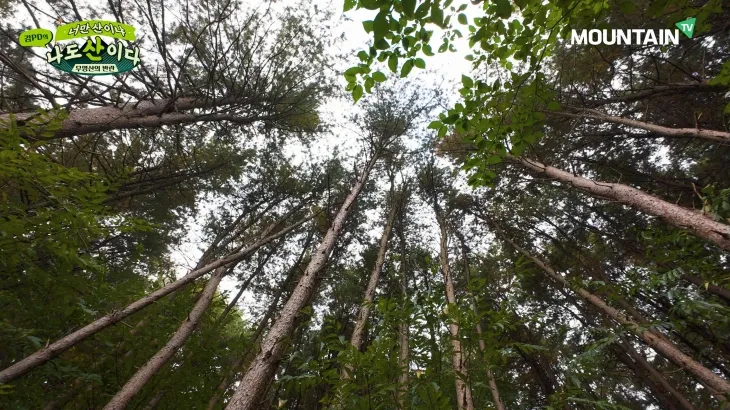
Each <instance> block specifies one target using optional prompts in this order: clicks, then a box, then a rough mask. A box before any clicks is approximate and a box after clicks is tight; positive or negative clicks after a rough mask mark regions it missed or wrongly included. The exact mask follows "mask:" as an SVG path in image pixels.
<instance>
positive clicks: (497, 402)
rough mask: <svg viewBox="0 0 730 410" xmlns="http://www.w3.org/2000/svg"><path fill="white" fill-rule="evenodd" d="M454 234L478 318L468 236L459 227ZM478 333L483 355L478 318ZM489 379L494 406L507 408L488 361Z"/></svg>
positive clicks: (484, 351)
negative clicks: (459, 247)
mask: <svg viewBox="0 0 730 410" xmlns="http://www.w3.org/2000/svg"><path fill="white" fill-rule="evenodd" d="M454 234H455V235H456V237H457V238H458V239H459V244H460V245H461V258H462V259H463V261H464V277H465V278H466V283H467V289H468V290H467V294H468V296H469V300H470V302H471V308H472V311H473V312H474V315H475V316H476V317H477V318H478V317H479V309H478V308H477V298H476V297H474V294H473V293H472V291H471V290H469V283H471V272H470V269H469V247H468V246H467V245H466V238H464V235H463V234H462V233H461V232H459V230H458V229H454ZM476 330H477V335H478V336H479V351H481V352H482V356H484V354H485V353H486V352H487V344H486V342H484V337H483V336H482V324H481V323H480V321H479V320H478V319H477V325H476ZM486 367H487V372H486V373H487V380H488V383H489V391H490V392H491V393H492V401H493V402H494V407H495V408H496V409H497V410H505V408H504V403H502V398H501V397H500V394H499V389H498V388H497V381H496V380H495V379H494V374H493V373H492V369H490V368H489V363H487V366H486Z"/></svg>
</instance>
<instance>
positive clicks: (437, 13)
mask: <svg viewBox="0 0 730 410" xmlns="http://www.w3.org/2000/svg"><path fill="white" fill-rule="evenodd" d="M431 21H432V22H433V23H434V24H436V25H437V26H439V27H442V28H443V27H444V11H443V10H441V7H439V6H438V5H437V4H436V3H434V4H433V5H432V6H431Z"/></svg>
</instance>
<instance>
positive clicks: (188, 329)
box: [104, 267, 226, 410]
mask: <svg viewBox="0 0 730 410" xmlns="http://www.w3.org/2000/svg"><path fill="white" fill-rule="evenodd" d="M225 270H226V268H225V267H220V268H218V269H216V271H215V272H214V273H213V275H211V277H210V280H209V281H208V284H206V285H205V289H203V292H202V293H201V295H200V298H199V299H198V301H197V303H195V306H194V307H193V309H192V310H191V311H190V313H189V314H188V317H187V318H186V319H185V320H183V323H182V324H181V325H180V327H179V328H178V329H177V331H176V332H175V334H174V335H172V337H171V338H170V340H169V341H168V342H167V344H166V345H165V346H163V347H162V349H160V350H159V351H158V352H157V353H156V354H155V355H154V356H152V358H151V359H150V360H149V361H148V362H147V363H145V364H144V365H143V366H142V367H141V368H140V369H139V370H137V373H135V374H134V376H132V378H131V379H129V381H127V383H126V384H125V385H124V387H122V389H121V390H119V392H118V393H117V394H116V395H115V396H114V397H112V399H111V400H109V403H107V405H106V406H104V410H122V409H125V408H126V407H127V405H129V403H130V402H131V401H132V399H133V398H134V396H135V395H137V393H139V392H140V390H142V388H144V386H145V384H146V383H147V382H148V381H150V379H151V378H152V376H154V375H155V374H156V373H157V372H158V371H160V369H162V367H163V366H164V365H165V364H166V363H167V362H168V361H169V360H170V359H171V358H172V356H174V355H175V353H177V351H178V349H180V347H182V345H183V344H185V342H186V341H187V340H188V338H190V335H192V334H193V331H194V330H195V328H196V327H198V324H199V323H200V321H201V320H202V319H203V315H204V314H205V311H206V310H208V307H209V306H210V302H211V301H212V300H213V296H215V291H216V289H218V285H219V284H220V283H221V279H222V278H223V273H224V272H225Z"/></svg>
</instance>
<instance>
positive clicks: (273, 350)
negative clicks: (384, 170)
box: [226, 154, 377, 410]
mask: <svg viewBox="0 0 730 410" xmlns="http://www.w3.org/2000/svg"><path fill="white" fill-rule="evenodd" d="M376 160H377V155H376V154H374V155H373V157H372V158H371V159H370V161H369V162H368V163H367V165H366V166H365V169H364V170H363V171H362V174H361V175H360V177H359V178H358V180H357V182H356V183H355V185H354V186H353V187H352V190H351V191H350V194H349V195H348V196H347V198H345V201H344V203H343V204H342V207H341V208H340V210H339V211H338V213H337V215H336V216H335V218H334V221H333V222H332V226H331V227H330V228H329V230H328V231H327V234H326V235H325V236H324V238H323V239H322V242H321V243H320V244H319V246H318V247H317V250H316V252H315V253H314V255H313V256H312V259H311V261H310V262H309V265H308V266H307V268H306V270H305V271H304V274H303V275H302V277H301V278H300V279H299V282H298V283H297V285H296V287H295V288H294V291H293V292H292V295H291V296H290V297H289V300H288V301H287V302H286V304H285V305H284V307H283V308H282V310H281V313H280V314H279V318H278V319H277V320H276V322H274V324H273V325H272V326H271V329H270V330H269V333H268V334H267V335H266V338H265V339H264V340H263V342H262V343H261V347H260V350H259V353H258V354H257V356H256V358H254V360H253V362H252V363H251V365H250V366H249V368H248V370H247V371H246V374H244V376H243V379H242V380H241V383H240V384H239V386H238V388H237V389H236V392H235V393H234V394H233V397H232V398H231V401H230V403H229V404H228V406H227V407H226V408H227V409H229V410H254V409H258V400H259V398H260V396H261V395H262V394H263V392H264V390H265V388H266V386H267V385H268V383H269V382H270V381H271V377H272V376H273V375H274V372H275V371H276V367H277V365H278V363H279V360H281V356H282V354H283V353H284V350H285V349H286V346H287V344H286V342H285V341H286V339H288V338H290V337H291V335H292V333H293V331H294V325H295V322H296V318H297V317H298V316H299V313H300V310H301V309H302V308H304V306H305V305H306V304H307V303H308V301H309V300H310V299H311V296H312V295H313V294H314V291H315V284H316V282H317V280H316V276H317V274H318V273H319V272H320V271H321V270H322V269H323V268H324V266H325V265H326V263H327V261H328V259H329V256H330V254H331V253H332V249H333V248H334V247H335V244H336V242H337V239H338V237H339V236H340V232H341V231H342V228H343V227H344V226H345V220H346V218H347V214H348V212H349V210H350V208H351V207H352V206H353V205H354V204H355V201H356V200H357V197H358V195H359V194H360V192H361V191H362V189H363V187H364V186H365V182H366V181H367V179H368V176H369V175H370V171H371V170H372V168H373V166H375V161H376Z"/></svg>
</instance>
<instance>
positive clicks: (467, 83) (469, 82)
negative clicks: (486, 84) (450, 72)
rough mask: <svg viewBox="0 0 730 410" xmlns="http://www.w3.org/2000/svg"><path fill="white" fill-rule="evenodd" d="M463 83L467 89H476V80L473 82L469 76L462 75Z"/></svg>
mask: <svg viewBox="0 0 730 410" xmlns="http://www.w3.org/2000/svg"><path fill="white" fill-rule="evenodd" d="M461 83H462V84H463V85H464V87H466V88H472V87H474V80H472V79H471V77H468V76H466V75H463V74H462V75H461Z"/></svg>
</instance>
